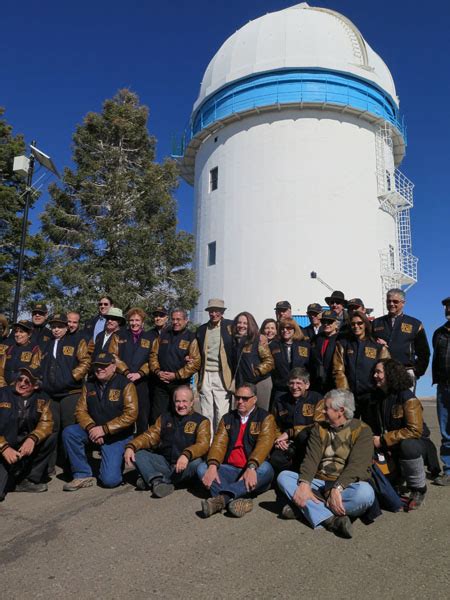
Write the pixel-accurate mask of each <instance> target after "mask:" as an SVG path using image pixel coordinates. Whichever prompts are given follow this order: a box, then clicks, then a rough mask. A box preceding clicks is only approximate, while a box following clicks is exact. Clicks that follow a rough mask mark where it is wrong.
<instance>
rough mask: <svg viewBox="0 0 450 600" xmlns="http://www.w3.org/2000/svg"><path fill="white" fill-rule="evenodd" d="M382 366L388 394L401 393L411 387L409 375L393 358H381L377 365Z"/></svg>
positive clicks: (411, 381) (411, 382)
mask: <svg viewBox="0 0 450 600" xmlns="http://www.w3.org/2000/svg"><path fill="white" fill-rule="evenodd" d="M380 364H381V365H383V368H384V377H385V381H386V387H387V390H388V392H389V393H392V392H393V393H398V392H403V390H407V389H409V388H410V387H411V386H412V385H413V380H412V379H411V376H410V374H409V373H408V371H407V370H406V368H405V367H404V366H403V365H402V363H400V362H398V360H394V359H393V358H383V359H382V360H379V361H378V362H377V365H380Z"/></svg>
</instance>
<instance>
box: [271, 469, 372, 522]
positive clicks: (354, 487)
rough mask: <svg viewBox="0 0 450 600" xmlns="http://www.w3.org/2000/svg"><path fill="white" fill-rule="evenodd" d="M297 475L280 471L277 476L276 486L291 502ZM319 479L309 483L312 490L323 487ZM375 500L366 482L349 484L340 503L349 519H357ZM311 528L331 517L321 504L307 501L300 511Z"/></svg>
mask: <svg viewBox="0 0 450 600" xmlns="http://www.w3.org/2000/svg"><path fill="white" fill-rule="evenodd" d="M297 481H298V473H294V472H293V471H282V472H281V473H280V474H279V475H278V479H277V482H278V485H279V487H280V489H281V491H282V492H283V493H284V494H286V496H287V497H288V498H289V500H291V501H292V498H293V496H294V493H295V490H296V489H297V487H298V483H297ZM325 483H326V482H325V481H322V480H321V479H313V480H312V482H311V489H312V490H320V488H322V487H323V486H324V485H325ZM374 500H375V494H374V491H373V489H372V487H371V485H370V484H369V483H367V482H366V481H359V482H358V483H351V484H350V485H349V486H348V487H346V488H345V490H344V491H343V492H342V501H343V504H344V508H345V514H346V515H348V516H349V517H358V516H359V515H362V514H364V513H365V512H366V510H367V509H368V508H370V507H371V506H372V504H373V502H374ZM300 510H301V511H302V513H303V514H304V516H305V517H306V518H307V519H308V521H309V522H310V523H311V525H312V526H313V527H317V526H318V525H320V523H322V522H323V521H326V520H327V519H329V518H330V517H332V516H333V514H334V513H332V512H331V510H330V509H329V508H327V507H326V506H325V504H324V503H323V502H318V503H315V502H314V501H313V500H308V502H307V503H306V506H305V508H301V509H300Z"/></svg>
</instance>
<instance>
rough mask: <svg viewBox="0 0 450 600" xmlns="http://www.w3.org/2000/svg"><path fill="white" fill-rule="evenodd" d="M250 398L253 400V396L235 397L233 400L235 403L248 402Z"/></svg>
mask: <svg viewBox="0 0 450 600" xmlns="http://www.w3.org/2000/svg"><path fill="white" fill-rule="evenodd" d="M252 398H254V396H235V397H234V399H235V400H236V402H237V401H238V400H242V401H243V402H248V401H249V400H251V399H252Z"/></svg>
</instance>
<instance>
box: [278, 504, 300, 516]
mask: <svg viewBox="0 0 450 600" xmlns="http://www.w3.org/2000/svg"><path fill="white" fill-rule="evenodd" d="M280 517H281V518H282V519H286V520H287V519H297V518H298V512H297V511H296V510H295V509H294V507H293V506H291V505H290V504H285V505H284V506H283V508H282V509H281V513H280Z"/></svg>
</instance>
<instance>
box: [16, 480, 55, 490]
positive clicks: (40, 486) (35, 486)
mask: <svg viewBox="0 0 450 600" xmlns="http://www.w3.org/2000/svg"><path fill="white" fill-rule="evenodd" d="M47 490H48V486H47V484H46V483H34V482H33V481H30V480H29V479H23V480H22V481H21V482H20V483H18V484H17V485H16V489H15V491H16V492H32V493H33V492H34V493H36V492H37V493H39V492H46V491H47Z"/></svg>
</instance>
